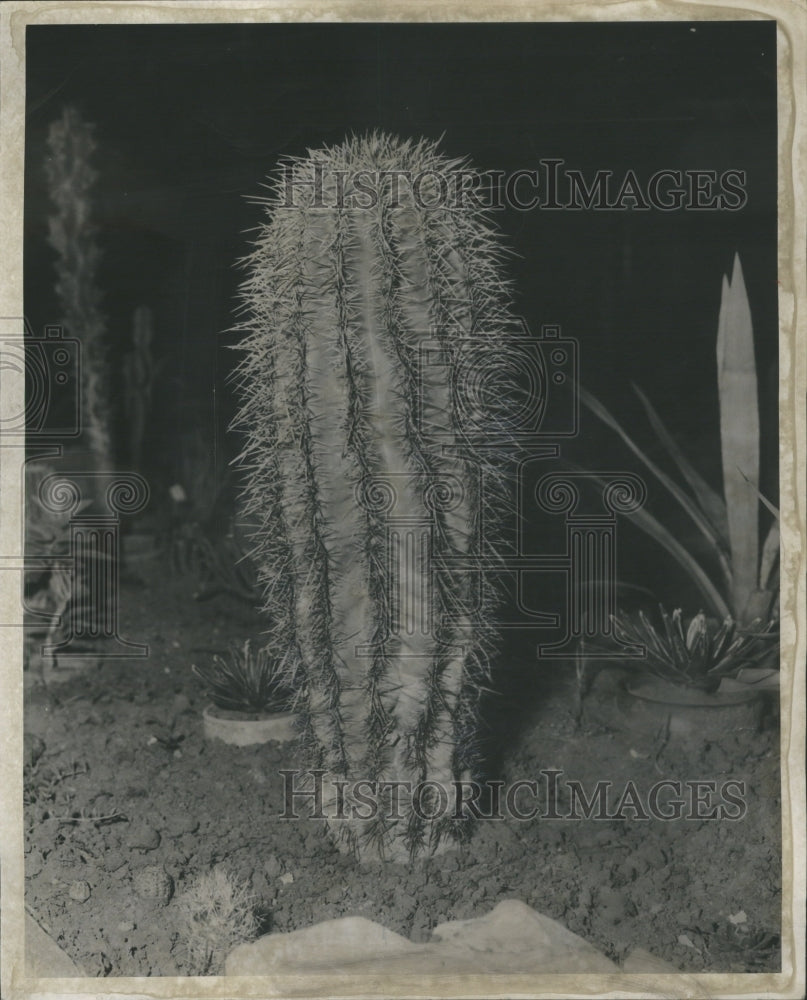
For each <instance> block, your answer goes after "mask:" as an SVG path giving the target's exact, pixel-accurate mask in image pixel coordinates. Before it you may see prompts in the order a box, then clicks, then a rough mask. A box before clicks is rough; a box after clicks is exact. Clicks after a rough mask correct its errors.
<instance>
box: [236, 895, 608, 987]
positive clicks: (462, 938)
mask: <svg viewBox="0 0 807 1000" xmlns="http://www.w3.org/2000/svg"><path fill="white" fill-rule="evenodd" d="M617 971H618V970H617V967H616V965H614V963H613V962H611V961H610V960H609V959H607V958H606V957H605V956H604V955H602V954H601V953H600V952H598V951H597V949H596V948H594V947H593V946H592V945H590V944H588V943H587V942H586V941H584V940H583V939H582V938H580V937H578V936H577V935H576V934H572V932H571V931H569V930H567V929H566V928H565V927H563V926H562V925H561V924H559V923H558V922H557V921H555V920H551V919H550V918H549V917H545V916H543V914H540V913H538V912H536V911H535V910H533V909H531V908H530V907H529V906H527V905H525V904H524V903H521V902H519V901H517V900H508V901H505V902H503V903H499V905H498V906H496V907H495V909H493V910H492V911H491V912H490V913H488V914H487V915H486V916H484V917H478V918H475V919H472V920H456V921H451V922H449V923H445V924H440V925H439V926H438V927H436V928H435V929H434V932H433V934H432V938H431V940H429V941H427V942H424V943H422V944H415V943H413V942H412V941H409V940H407V939H406V938H404V937H401V935H400V934H396V933H394V932H393V931H390V930H387V928H385V927H382V926H381V925H380V924H377V923H375V922H374V921H372V920H366V919H364V918H363V917H343V918H342V919H340V920H327V921H325V922H323V923H320V924H315V925H314V926H313V927H308V928H304V929H302V930H297V931H292V932H291V933H289V934H267V935H265V936H264V937H262V938H259V939H258V940H257V941H255V942H253V943H252V944H244V945H239V946H238V947H237V948H235V949H234V950H233V951H232V952H231V953H230V955H229V956H228V958H227V961H226V965H225V974H226V975H228V976H265V975H271V974H278V975H282V974H302V975H305V974H306V973H312V974H320V973H324V972H327V973H329V974H334V973H337V974H338V973H350V974H355V975H367V974H383V975H385V976H389V975H403V976H406V975H410V976H411V975H416V976H422V975H428V974H438V973H439V974H451V975H463V976H465V975H486V974H488V973H499V974H501V973H509V974H518V973H568V972H593V973H614V972H617Z"/></svg>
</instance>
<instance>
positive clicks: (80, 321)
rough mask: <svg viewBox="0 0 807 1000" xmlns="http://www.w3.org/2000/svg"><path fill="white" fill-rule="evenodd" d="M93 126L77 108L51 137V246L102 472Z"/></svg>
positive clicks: (87, 426)
mask: <svg viewBox="0 0 807 1000" xmlns="http://www.w3.org/2000/svg"><path fill="white" fill-rule="evenodd" d="M95 145H96V144H95V139H94V138H93V126H92V125H89V124H88V123H87V122H85V121H84V120H83V119H82V117H81V115H80V114H79V113H78V111H76V109H75V108H65V109H64V112H63V113H62V117H61V118H60V119H59V120H58V121H55V122H53V123H52V125H51V126H50V129H49V132H48V148H49V150H50V156H49V158H48V160H47V163H46V173H47V179H48V187H49V189H50V196H51V199H52V201H53V202H54V204H55V206H56V209H57V211H56V214H55V215H52V216H50V218H49V219H48V224H49V229H50V233H49V242H50V245H51V246H52V247H53V249H54V250H55V251H56V253H57V254H58V259H57V263H56V273H57V283H56V292H57V295H58V296H59V300H60V302H61V306H62V322H63V324H64V326H65V327H66V328H67V332H68V333H69V334H70V335H71V336H73V337H76V338H77V339H78V340H79V341H80V342H81V394H82V409H81V417H82V423H83V430H84V433H85V435H86V440H87V443H88V445H89V448H90V450H91V452H92V454H93V456H94V459H95V463H96V466H97V467H98V469H99V471H109V470H111V469H112V468H113V465H112V460H113V455H112V440H111V434H110V426H111V415H110V402H109V381H108V371H107V344H106V339H107V330H106V321H105V319H104V316H103V314H102V312H101V309H100V299H101V295H100V292H99V291H98V287H97V284H96V272H97V267H98V260H99V258H100V256H101V251H100V249H99V247H98V243H97V242H96V238H95V227H94V225H93V223H92V199H91V190H92V186H93V184H94V183H95V180H96V178H97V176H98V175H97V173H96V171H95V170H94V169H93V167H92V165H91V163H90V159H91V157H92V153H93V151H94V150H95Z"/></svg>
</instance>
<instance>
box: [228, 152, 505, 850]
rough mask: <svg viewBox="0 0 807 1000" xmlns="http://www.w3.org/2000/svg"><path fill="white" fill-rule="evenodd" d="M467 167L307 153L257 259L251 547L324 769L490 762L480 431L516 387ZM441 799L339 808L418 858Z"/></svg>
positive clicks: (370, 836)
mask: <svg viewBox="0 0 807 1000" xmlns="http://www.w3.org/2000/svg"><path fill="white" fill-rule="evenodd" d="M461 166H462V164H461V162H460V161H456V160H455V161H449V160H447V159H446V158H445V157H444V156H443V155H441V154H440V153H439V152H438V150H437V148H436V145H435V144H433V143H431V142H428V141H426V140H421V141H419V142H414V141H400V140H398V139H395V138H392V137H389V136H386V135H380V134H373V135H370V136H367V137H365V138H361V139H351V140H349V141H346V142H345V143H344V144H342V145H340V146H336V147H332V148H324V149H320V150H316V151H312V152H310V154H309V156H308V157H306V158H301V159H294V160H290V161H288V162H287V164H286V166H285V172H284V173H283V174H282V175H281V176H279V177H276V178H275V181H274V187H273V193H272V195H271V197H269V198H268V199H267V201H266V211H267V216H268V218H267V220H266V221H265V222H264V223H263V225H262V226H261V228H260V231H259V235H258V237H257V239H256V241H255V243H254V245H253V249H252V251H251V253H250V255H249V256H248V257H247V258H246V260H245V261H244V264H245V266H246V267H247V271H248V277H247V280H246V281H245V282H244V284H243V286H242V290H241V305H242V307H243V313H244V319H243V321H242V322H241V323H240V325H239V329H241V330H242V331H244V333H245V337H244V340H243V342H242V344H241V345H240V346H241V348H242V349H243V350H244V352H245V354H244V357H243V359H242V362H241V364H240V366H239V368H238V369H237V377H238V379H239V382H240V388H241V393H242V400H243V404H242V408H241V411H240V414H239V416H238V418H237V420H236V426H237V427H239V428H241V429H242V430H243V431H244V432H245V435H246V445H245V449H244V452H243V454H242V456H241V460H242V465H243V467H244V468H246V469H247V470H248V475H247V484H246V489H245V496H246V507H247V510H248V512H249V513H250V514H251V515H252V516H254V517H255V518H256V519H257V523H258V524H259V529H258V532H257V534H256V536H255V551H254V553H253V556H254V559H255V561H256V565H257V566H258V568H259V573H260V578H261V584H262V586H263V588H264V594H265V611H266V612H267V613H268V615H269V616H271V619H272V631H273V642H276V643H278V644H279V645H281V646H282V647H285V648H291V649H292V650H294V651H295V652H296V663H297V667H296V677H295V687H296V689H297V691H298V708H299V711H300V713H301V715H302V718H303V745H304V747H305V748H306V749H307V751H308V763H309V766H312V765H313V766H317V767H321V768H323V769H325V770H326V772H327V775H328V777H329V778H334V777H335V778H343V779H346V780H348V781H350V780H356V779H359V778H361V779H367V780H370V781H378V782H384V781H409V782H411V783H412V785H413V786H415V785H417V783H419V782H424V781H429V782H432V781H434V782H437V783H440V784H441V785H442V786H443V787H445V786H449V787H450V783H451V782H452V781H453V780H456V779H458V778H460V777H461V776H463V775H466V776H467V774H468V772H469V771H470V770H472V769H473V767H474V763H475V753H476V748H477V731H478V722H477V710H478V701H479V696H480V690H481V688H482V687H483V685H484V684H485V683H486V678H487V676H488V663H489V653H490V650H491V647H492V643H493V641H494V634H493V633H494V630H493V627H492V609H493V606H494V600H495V595H494V591H493V587H492V585H491V582H490V580H488V579H486V577H485V574H483V573H481V572H479V569H480V567H481V564H482V560H483V559H485V560H487V559H489V558H491V557H492V556H494V555H495V551H496V543H495V537H494V536H495V526H496V521H497V516H498V515H499V514H500V513H501V505H502V502H503V500H504V498H505V487H504V477H503V474H502V469H501V468H500V467H499V466H498V465H497V464H496V457H497V452H496V449H488V450H485V449H479V448H475V447H474V443H473V440H472V435H470V434H469V433H468V428H469V424H470V425H473V426H479V421H480V418H481V416H482V414H483V410H484V415H485V420H486V421H487V423H486V429H487V431H488V432H491V433H493V432H495V431H496V429H497V427H499V426H500V425H501V426H503V424H501V421H502V417H501V413H499V412H498V411H495V408H494V407H490V406H485V400H484V399H482V398H480V396H481V395H484V393H480V392H478V391H477V390H478V388H479V386H480V385H481V384H482V383H483V382H485V381H486V380H487V379H488V378H491V377H492V378H493V379H494V381H496V378H497V376H496V375H495V372H496V371H497V370H498V371H499V373H500V376H501V377H500V378H499V385H500V386H503V385H504V380H506V373H505V372H504V371H503V368H502V365H503V364H504V361H503V357H502V355H503V348H502V337H501V334H502V331H503V330H504V329H505V327H506V326H507V325H508V323H509V322H510V321H511V317H510V314H509V312H508V296H507V291H508V288H507V283H506V282H504V281H503V280H502V278H501V277H500V274H499V260H500V257H501V254H502V250H501V247H500V245H499V242H498V240H497V237H496V234H495V232H494V231H493V230H492V228H491V227H490V226H489V224H488V222H487V220H486V219H485V217H484V213H483V212H481V211H480V210H479V209H478V208H476V207H474V205H473V204H472V203H471V204H466V205H465V206H462V207H454V206H453V205H451V204H448V200H447V198H446V197H445V196H446V194H447V192H449V191H451V190H453V189H454V187H455V182H456V181H457V179H458V178H459V169H460V167H461ZM394 171H402V172H404V174H405V175H408V177H409V179H410V182H411V179H412V178H414V177H420V178H421V182H420V185H419V188H418V189H417V197H415V196H414V195H413V190H412V188H411V186H407V185H406V184H403V185H401V186H400V189H399V190H398V192H395V190H394V189H393V188H392V187H391V186H390V185H387V184H383V183H379V184H378V193H379V197H378V198H377V199H376V198H374V197H371V196H367V194H366V191H365V193H364V195H362V192H361V190H360V183H363V184H364V185H365V188H366V186H367V181H368V178H375V179H376V180H377V181H378V180H379V179H380V178H381V177H383V176H384V172H387V173H388V176H391V175H392V174H391V172H394ZM465 176H466V178H467V176H468V174H467V171H465ZM364 206H366V207H364ZM429 206H431V207H429ZM464 338H474V348H473V350H474V353H473V360H472V364H471V368H472V369H473V370H472V371H466V372H465V374H466V376H467V377H466V378H461V377H458V374H459V373H460V368H461V361H462V357H466V356H465V355H462V357H461V351H462V350H465V349H466V348H467V345H468V342H467V339H466V340H464ZM463 344H465V347H463ZM466 354H467V351H466ZM424 359H425V361H424ZM429 359H431V361H430V362H429ZM465 363H466V368H467V366H468V363H467V358H466V362H465ZM480 380H481V381H480ZM447 444H449V445H452V446H450V447H447ZM452 560H453V562H452ZM460 563H462V565H460ZM432 791H434V789H433V788H432ZM324 792H325V795H324V806H323V808H324V810H325V812H326V815H328V816H331V817H332V816H333V815H334V810H335V808H336V807H335V805H334V793H333V792H332V789H331V785H330V784H329V782H328V781H327V780H326V782H325V785H324ZM438 798H439V796H438ZM425 803H426V799H424V800H423V801H422V802H421V803H420V805H421V807H422V808H420V809H415V808H412V803H411V800H410V801H408V802H404V803H403V804H402V805H401V809H400V818H398V819H395V818H391V817H390V815H389V812H390V810H388V809H387V810H384V809H382V810H381V815H377V816H374V817H371V818H370V819H368V820H363V821H358V820H357V821H354V822H346V823H338V824H337V823H334V824H333V825H334V826H339V830H340V832H341V833H342V834H343V836H345V837H346V839H347V840H348V842H349V843H350V844H351V845H352V846H353V847H355V848H358V849H359V850H360V851H363V850H370V851H372V850H375V851H378V852H379V853H381V854H382V855H383V856H387V857H401V856H404V855H410V856H412V855H414V854H416V853H417V852H418V851H419V850H421V849H423V848H424V847H426V846H430V847H431V848H434V847H435V846H436V845H437V844H439V843H440V842H441V841H442V842H445V840H446V838H445V837H444V835H445V834H446V833H447V832H448V829H447V828H448V827H451V826H452V824H451V822H450V817H449V818H447V817H446V816H445V815H444V814H443V815H441V818H440V819H438V820H435V821H433V822H432V821H430V820H429V819H428V818H426V817H425V816H424V814H425V813H429V814H431V813H432V812H438V811H439V809H438V806H437V805H435V803H434V802H433V801H432V802H430V803H429V804H425ZM438 805H439V802H438ZM462 829H463V830H464V829H465V826H462ZM453 832H454V833H457V830H456V828H455V829H454V831H453Z"/></svg>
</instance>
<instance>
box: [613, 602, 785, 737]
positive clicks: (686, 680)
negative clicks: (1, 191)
mask: <svg viewBox="0 0 807 1000" xmlns="http://www.w3.org/2000/svg"><path fill="white" fill-rule="evenodd" d="M660 618H661V626H662V627H661V628H657V627H656V625H655V624H654V623H653V622H652V621H651V620H650V619H649V618H648V617H647V615H645V614H644V612H639V614H638V616H636V617H635V618H631V617H628V616H615V617H614V618H613V619H612V621H613V625H614V632H615V634H616V637H617V638H618V639H619V640H620V642H622V643H624V644H626V645H629V646H633V647H640V648H641V649H643V650H644V656H643V657H642V658H641V660H638V661H633V662H635V663H637V664H640V666H639V669H638V670H637V671H634V672H633V675H632V676H629V678H628V680H627V681H626V683H625V687H624V690H625V693H626V695H627V697H625V698H623V699H621V703H622V709H623V711H624V712H625V714H626V716H627V717H628V719H629V721H630V724H631V727H632V728H636V729H639V730H643V729H644V730H647V729H648V728H652V730H653V732H657V731H658V730H659V729H660V728H661V727H662V726H664V725H668V726H669V733H670V735H671V736H681V737H686V736H691V735H700V736H702V737H703V738H706V739H708V738H710V736H711V735H713V734H714V732H715V730H716V728H717V727H720V728H722V729H726V728H741V727H743V726H749V725H752V724H753V722H754V720H755V717H756V712H757V708H758V705H759V694H760V692H761V691H764V690H766V689H768V688H769V687H770V686H771V685H772V683H773V682H775V679H776V678H777V675H778V671H777V670H776V669H775V667H772V666H771V665H770V660H771V658H772V656H773V655H774V654H775V652H776V649H777V640H778V633H777V632H776V630H775V627H774V623H773V622H769V623H768V624H767V625H766V626H764V627H761V628H760V630H759V631H754V630H753V629H746V630H741V629H739V628H738V627H737V625H736V623H735V622H734V620H733V619H732V618H731V617H727V618H725V619H724V620H723V621H722V622H720V621H718V620H717V619H714V618H707V616H706V615H705V614H704V613H703V612H702V611H700V612H698V614H696V615H694V616H693V617H692V618H691V619H689V620H686V619H685V618H684V616H683V613H682V611H681V609H680V608H677V609H676V610H675V611H673V613H672V614H671V615H670V614H668V613H667V612H666V611H665V610H664V608H663V607H661V608H660ZM766 664H768V665H767V666H766Z"/></svg>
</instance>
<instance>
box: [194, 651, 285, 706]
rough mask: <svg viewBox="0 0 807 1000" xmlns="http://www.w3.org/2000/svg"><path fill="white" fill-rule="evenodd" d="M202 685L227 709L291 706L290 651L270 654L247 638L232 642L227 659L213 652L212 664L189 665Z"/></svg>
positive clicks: (217, 704) (214, 701) (217, 703)
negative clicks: (253, 644) (256, 647)
mask: <svg viewBox="0 0 807 1000" xmlns="http://www.w3.org/2000/svg"><path fill="white" fill-rule="evenodd" d="M191 669H192V670H193V672H194V673H195V674H196V676H197V677H198V678H199V679H200V680H201V681H202V682H203V683H204V684H205V685H206V687H207V689H208V691H209V693H210V696H211V698H212V699H213V704H214V705H215V706H216V707H217V708H220V709H223V710H225V711H230V712H284V711H287V710H288V709H289V708H290V707H291V702H292V690H293V668H292V661H291V655H290V654H286V655H284V656H280V657H278V656H273V655H272V653H271V651H270V650H269V649H268V648H266V647H263V648H259V649H254V648H253V646H252V643H251V642H250V640H249V639H247V640H246V641H245V642H244V644H243V645H242V646H236V645H234V646H233V647H232V649H231V652H230V656H229V658H228V659H227V660H225V659H223V658H222V657H220V656H219V655H218V654H216V655H215V656H214V657H213V663H212V665H210V666H208V667H199V666H197V665H196V664H193V666H192V667H191Z"/></svg>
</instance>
